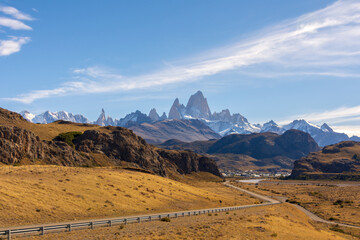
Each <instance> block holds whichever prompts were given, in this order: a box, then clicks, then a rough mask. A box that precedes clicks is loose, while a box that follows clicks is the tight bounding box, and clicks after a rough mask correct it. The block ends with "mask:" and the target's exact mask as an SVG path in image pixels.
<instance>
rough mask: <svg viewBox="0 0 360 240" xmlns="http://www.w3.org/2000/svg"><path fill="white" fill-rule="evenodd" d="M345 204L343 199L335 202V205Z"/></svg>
mask: <svg viewBox="0 0 360 240" xmlns="http://www.w3.org/2000/svg"><path fill="white" fill-rule="evenodd" d="M343 203H344V201H343V200H341V199H338V200H336V201H335V202H333V204H334V205H342V204H343Z"/></svg>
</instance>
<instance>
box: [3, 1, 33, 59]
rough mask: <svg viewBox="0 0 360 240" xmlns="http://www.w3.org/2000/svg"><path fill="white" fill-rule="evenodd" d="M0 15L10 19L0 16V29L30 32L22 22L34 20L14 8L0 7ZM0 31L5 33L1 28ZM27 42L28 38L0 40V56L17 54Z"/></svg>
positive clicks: (11, 37) (9, 37)
mask: <svg viewBox="0 0 360 240" xmlns="http://www.w3.org/2000/svg"><path fill="white" fill-rule="evenodd" d="M0 13H4V14H7V15H9V16H10V17H12V18H10V17H3V16H0V27H6V28H10V29H12V30H32V28H31V27H30V26H28V25H26V24H25V23H23V22H22V21H24V20H26V21H31V20H34V19H33V18H32V17H31V16H30V15H27V14H25V13H22V12H20V11H19V10H17V9H16V8H13V7H10V6H0ZM14 18H15V19H14ZM0 31H1V32H2V33H6V32H5V31H4V30H3V29H1V28H0ZM29 41H30V37H16V36H8V39H0V56H8V55H11V54H13V53H16V52H19V51H20V50H21V46H22V45H24V44H26V43H28V42H29Z"/></svg>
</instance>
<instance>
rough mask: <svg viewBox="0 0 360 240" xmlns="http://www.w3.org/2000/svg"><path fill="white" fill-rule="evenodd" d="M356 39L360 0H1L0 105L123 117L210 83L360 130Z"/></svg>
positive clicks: (270, 112)
mask: <svg viewBox="0 0 360 240" xmlns="http://www.w3.org/2000/svg"><path fill="white" fill-rule="evenodd" d="M359 39H360V1H358V0H339V1H337V0H302V1H288V0H272V1H268V0H255V1H245V0H244V1H242V0H222V1H218V0H216V1H215V0H196V1H191V0H184V1H179V0H177V1H175V0H158V1H146V0H142V1H140V0H131V1H130V0H128V1H125V0H124V1H116V0H108V1H100V0H77V1H43V0H32V1H28V0H0V79H1V88H0V107H3V108H6V109H9V110H12V111H17V112H20V111H22V110H28V111H30V112H32V113H35V114H39V113H42V112H44V111H46V110H50V111H61V110H65V111H67V112H72V113H80V114H83V115H85V116H86V117H88V118H89V119H90V120H95V119H96V118H97V117H98V115H99V114H100V112H101V109H102V108H104V109H105V111H106V114H107V115H111V116H112V117H113V118H117V119H119V118H122V117H124V116H125V115H126V114H128V113H130V112H133V111H135V110H140V111H142V112H144V113H148V112H149V111H150V109H151V108H154V107H155V108H156V109H157V111H158V113H159V114H162V112H166V113H168V111H169V109H170V107H171V105H172V103H173V101H174V99H175V98H176V97H178V98H179V99H180V102H182V103H184V104H186V103H187V100H188V98H189V96H190V95H191V94H194V93H195V92H196V91H198V90H201V91H202V92H203V93H204V95H205V97H207V100H208V103H209V106H210V109H211V111H213V112H214V111H217V112H219V111H221V110H222V109H226V108H228V109H230V111H231V112H232V113H241V114H242V115H244V116H245V117H246V118H247V119H248V120H249V121H250V122H251V123H264V122H267V121H269V120H274V121H276V122H278V123H279V124H286V123H289V122H290V121H292V120H294V119H306V120H308V121H310V122H312V123H315V124H318V125H321V124H322V123H324V122H326V123H328V124H329V125H330V126H332V127H333V128H334V129H335V130H337V131H340V132H345V133H348V134H349V135H350V136H351V135H353V134H357V135H360V98H359V90H360V81H359V80H360V67H359V65H360V41H359Z"/></svg>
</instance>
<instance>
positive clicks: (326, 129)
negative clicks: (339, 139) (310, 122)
mask: <svg viewBox="0 0 360 240" xmlns="http://www.w3.org/2000/svg"><path fill="white" fill-rule="evenodd" d="M320 129H321V130H323V131H324V132H330V133H332V132H334V130H333V129H332V128H331V127H330V126H329V125H327V124H326V123H324V124H323V125H321V127H320Z"/></svg>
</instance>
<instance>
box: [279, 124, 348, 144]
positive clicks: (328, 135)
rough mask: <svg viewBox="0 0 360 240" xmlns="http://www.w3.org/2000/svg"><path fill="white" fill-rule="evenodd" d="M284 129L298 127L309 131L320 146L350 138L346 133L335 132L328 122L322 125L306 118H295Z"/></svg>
mask: <svg viewBox="0 0 360 240" xmlns="http://www.w3.org/2000/svg"><path fill="white" fill-rule="evenodd" d="M283 129H285V130H289V129H297V130H300V131H303V132H307V133H309V134H310V135H311V136H312V137H313V138H314V139H315V141H316V142H317V143H318V145H319V146H322V147H323V146H327V145H330V144H335V143H338V142H341V141H348V140H350V138H349V136H348V135H346V134H345V133H337V132H334V131H333V130H332V129H331V128H330V127H329V126H328V125H327V124H326V123H324V124H323V125H322V126H321V127H319V126H317V125H315V124H312V123H310V122H307V121H305V120H304V119H301V120H295V121H293V122H291V123H289V124H287V125H285V126H283Z"/></svg>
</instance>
